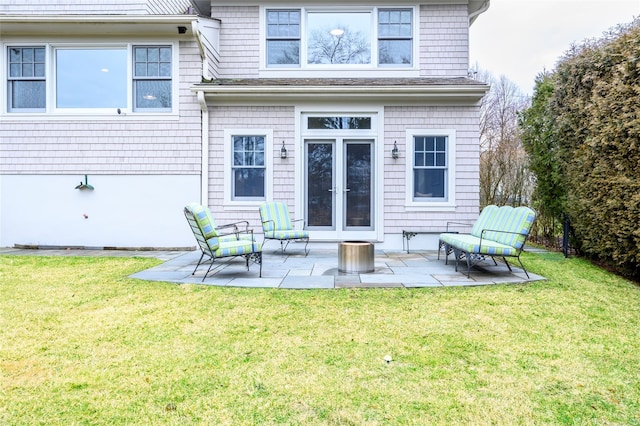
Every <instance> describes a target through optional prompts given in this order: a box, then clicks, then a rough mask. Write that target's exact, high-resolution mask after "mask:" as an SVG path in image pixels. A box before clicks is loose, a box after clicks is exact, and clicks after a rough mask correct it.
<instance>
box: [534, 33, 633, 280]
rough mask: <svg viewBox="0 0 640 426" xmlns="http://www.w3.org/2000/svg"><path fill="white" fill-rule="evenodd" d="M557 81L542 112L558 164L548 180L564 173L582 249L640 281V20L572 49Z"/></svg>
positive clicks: (568, 208)
mask: <svg viewBox="0 0 640 426" xmlns="http://www.w3.org/2000/svg"><path fill="white" fill-rule="evenodd" d="M551 79H552V86H553V89H552V94H551V95H549V96H548V97H547V98H546V103H545V104H544V105H543V107H542V108H541V110H542V111H543V112H544V114H545V115H546V117H545V119H546V120H547V122H548V123H550V125H551V129H546V130H547V131H548V134H549V135H552V136H551V139H552V142H553V143H552V144H551V145H550V148H551V149H554V150H555V152H554V153H553V155H552V157H553V160H554V161H555V162H557V163H559V164H555V165H554V166H552V167H550V168H549V169H548V171H547V173H556V172H557V171H560V172H561V177H560V183H559V185H560V186H561V187H562V186H564V187H565V188H564V194H562V196H563V197H566V205H565V206H564V208H565V209H566V212H567V213H568V214H569V216H570V218H571V222H572V226H573V230H574V232H575V235H576V244H577V245H578V248H579V249H580V250H581V251H582V252H583V253H585V254H587V255H589V256H590V257H593V258H595V259H598V260H603V261H607V262H610V263H612V264H614V265H616V266H617V267H618V268H619V269H620V270H622V271H624V272H627V273H629V274H631V275H633V276H635V277H640V20H636V21H635V22H633V23H632V24H630V25H628V26H625V27H619V28H618V30H617V31H614V32H611V33H610V34H608V35H607V36H605V37H603V39H601V40H597V41H593V40H592V41H590V42H586V43H584V44H583V45H582V46H580V47H574V48H573V49H572V51H570V52H569V53H568V54H567V55H565V57H564V58H563V59H562V60H561V61H560V63H559V64H558V65H557V68H556V70H555V71H554V72H553V73H552V76H551ZM537 87H540V86H539V84H538V86H537ZM534 106H535V103H534V105H533V106H532V108H533V107H534ZM526 114H530V116H529V119H530V120H531V115H533V117H538V115H537V114H539V113H537V112H535V111H533V110H528V111H525V113H524V115H523V116H524V117H525V118H526ZM522 123H523V124H526V120H522ZM523 130H524V131H525V132H526V131H528V130H531V129H530V128H529V129H527V128H526V127H525V128H524V129H523ZM532 153H533V155H537V156H543V155H545V154H544V153H540V152H538V153H535V151H530V152H529V154H530V155H532ZM536 161H540V158H532V164H535V162H536ZM544 173H545V172H544V171H539V172H537V175H538V177H539V179H540V178H541V176H542V175H543V174H544ZM545 195H546V196H550V195H551V194H550V193H547V194H545Z"/></svg>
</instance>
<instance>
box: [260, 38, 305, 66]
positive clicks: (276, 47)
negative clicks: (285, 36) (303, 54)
mask: <svg viewBox="0 0 640 426" xmlns="http://www.w3.org/2000/svg"><path fill="white" fill-rule="evenodd" d="M299 63H300V41H298V40H269V41H268V42H267V64H269V65H297V64H299Z"/></svg>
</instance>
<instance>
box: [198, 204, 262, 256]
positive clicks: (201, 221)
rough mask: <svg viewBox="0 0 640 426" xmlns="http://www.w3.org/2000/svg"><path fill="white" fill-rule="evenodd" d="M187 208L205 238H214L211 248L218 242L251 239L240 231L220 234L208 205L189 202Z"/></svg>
mask: <svg viewBox="0 0 640 426" xmlns="http://www.w3.org/2000/svg"><path fill="white" fill-rule="evenodd" d="M187 209H189V210H190V211H191V213H193V216H194V217H195V220H196V222H197V223H198V225H199V226H200V229H201V230H202V233H203V236H204V238H205V240H211V239H212V238H216V237H217V240H215V245H212V246H211V249H212V250H215V249H216V247H217V243H218V242H226V241H236V240H245V241H253V235H251V234H247V233H242V234H231V235H222V236H221V235H220V231H219V230H218V227H217V225H216V222H215V220H214V219H213V215H212V214H211V210H209V208H208V207H205V206H202V205H200V204H198V203H189V204H188V205H187Z"/></svg>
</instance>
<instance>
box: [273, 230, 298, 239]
mask: <svg viewBox="0 0 640 426" xmlns="http://www.w3.org/2000/svg"><path fill="white" fill-rule="evenodd" d="M264 236H265V238H271V239H274V240H297V239H301V238H309V231H303V230H293V231H269V232H265V233H264Z"/></svg>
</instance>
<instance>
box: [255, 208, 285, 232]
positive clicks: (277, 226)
mask: <svg viewBox="0 0 640 426" xmlns="http://www.w3.org/2000/svg"><path fill="white" fill-rule="evenodd" d="M260 217H261V218H262V228H263V229H264V232H265V233H267V232H269V231H281V230H285V231H288V230H291V229H293V226H292V223H291V218H290V217H289V210H288V208H287V205H286V204H285V203H283V202H282V201H272V202H269V203H264V204H262V205H261V206H260Z"/></svg>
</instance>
